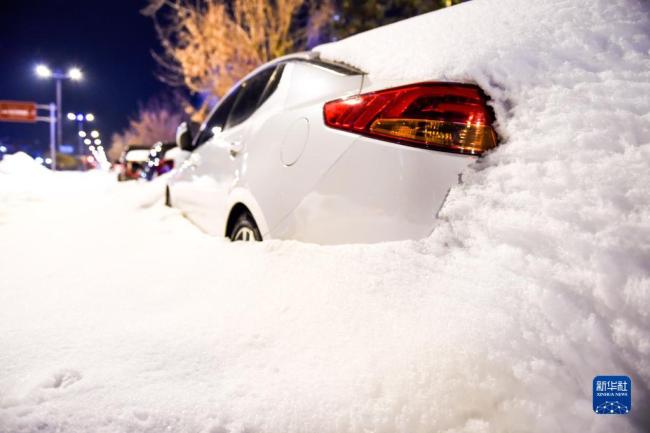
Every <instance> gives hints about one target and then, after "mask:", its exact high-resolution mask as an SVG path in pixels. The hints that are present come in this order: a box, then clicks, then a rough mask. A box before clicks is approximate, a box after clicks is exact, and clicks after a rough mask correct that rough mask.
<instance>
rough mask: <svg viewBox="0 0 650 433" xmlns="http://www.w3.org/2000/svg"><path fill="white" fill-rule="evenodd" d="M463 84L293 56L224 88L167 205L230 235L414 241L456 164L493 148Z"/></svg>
mask: <svg viewBox="0 0 650 433" xmlns="http://www.w3.org/2000/svg"><path fill="white" fill-rule="evenodd" d="M493 120H494V115H493V111H492V110H491V108H490V107H489V106H488V105H487V97H486V96H485V95H484V94H483V92H482V91H481V89H479V88H478V87H477V86H476V85H473V84H462V83H442V82H433V81H432V82H425V83H395V82H390V83H389V82H384V81H377V80H374V79H373V77H372V76H369V75H367V74H364V73H363V72H362V71H359V70H356V69H353V68H350V67H347V66H345V65H340V64H334V63H329V62H325V61H323V60H321V59H319V57H318V54H317V53H313V52H310V53H300V54H296V55H291V56H287V57H283V58H280V59H277V60H275V61H273V62H270V63H267V64H265V65H263V66H261V67H259V68H258V69H256V70H255V71H253V72H252V73H251V74H249V75H248V76H247V77H246V78H244V79H243V80H242V81H241V82H240V83H238V84H237V85H235V86H234V87H233V89H231V90H230V91H229V92H228V94H227V95H226V96H225V97H224V98H223V99H222V100H221V102H220V104H218V105H217V106H216V107H215V109H214V110H213V111H212V112H211V113H210V115H209V117H208V118H207V121H206V122H205V123H204V124H203V125H202V126H201V128H200V130H199V132H198V134H197V136H196V137H195V138H194V139H193V138H192V137H191V136H190V135H191V134H190V132H189V128H188V127H187V125H186V124H182V125H181V126H180V127H179V130H178V134H177V141H178V144H179V146H180V147H181V148H182V149H185V150H190V151H191V154H190V155H189V157H188V158H187V159H186V160H185V161H184V163H183V164H182V165H181V167H180V168H179V169H178V170H177V171H176V172H175V173H174V175H173V176H172V178H171V179H170V181H169V184H168V186H167V191H166V202H167V204H168V205H172V206H174V207H177V208H179V209H181V210H182V212H183V213H184V214H185V215H186V216H187V217H188V218H189V219H190V220H191V221H193V222H194V223H195V224H197V225H198V226H199V227H200V228H201V229H203V230H204V231H206V232H208V233H211V234H215V235H219V236H227V237H229V238H231V239H232V240H262V239H296V240H300V241H306V242H315V243H321V244H336V243H351V242H379V241H390V240H398V239H409V238H410V239H416V238H422V237H425V236H427V235H429V234H430V233H431V231H432V230H433V228H434V225H435V223H436V215H437V213H438V211H439V209H440V207H441V206H442V204H443V202H444V200H445V197H446V195H447V193H448V191H449V188H450V187H451V186H453V185H454V184H456V183H458V182H459V181H460V173H461V172H462V171H463V169H464V168H465V167H466V166H467V165H469V164H471V163H472V162H473V161H475V160H476V158H477V157H478V156H480V155H481V153H483V152H484V151H486V150H489V149H491V148H493V147H494V146H496V143H497V137H496V134H495V132H494V129H493V128H492V126H491V124H492V122H493Z"/></svg>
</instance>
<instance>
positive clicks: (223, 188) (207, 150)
mask: <svg viewBox="0 0 650 433" xmlns="http://www.w3.org/2000/svg"><path fill="white" fill-rule="evenodd" d="M240 90H241V87H240V86H236V87H234V88H233V89H232V90H231V91H230V92H229V93H228V94H227V95H226V96H225V97H224V98H223V99H222V100H221V102H220V103H219V105H217V106H216V107H215V109H214V110H213V111H212V113H211V114H210V115H209V116H208V119H207V120H206V121H205V122H204V123H203V125H201V129H200V130H199V133H198V135H197V137H196V138H195V139H194V150H193V151H192V153H191V154H190V155H189V157H188V158H187V159H186V160H185V161H184V162H183V164H182V165H181V166H180V167H179V169H178V171H177V172H176V173H175V175H174V177H173V180H172V183H171V188H170V195H171V202H172V204H173V206H174V207H177V208H179V209H180V210H181V211H182V212H183V213H184V214H185V216H186V217H187V218H189V219H190V220H191V221H192V222H194V223H195V224H196V225H198V226H199V227H200V228H201V229H202V230H204V231H206V232H208V233H210V234H222V233H220V230H219V224H218V220H219V219H220V214H221V213H223V210H221V212H220V208H223V206H224V203H225V197H226V196H227V191H228V186H227V183H228V179H229V178H230V177H232V161H231V160H230V158H224V156H225V153H224V152H223V151H222V150H221V149H220V148H219V146H221V145H223V140H220V139H219V135H220V134H221V133H222V132H223V129H224V128H225V125H226V121H227V120H228V114H229V113H230V110H231V109H232V107H233V105H234V103H235V101H236V100H237V97H238V95H239V91H240Z"/></svg>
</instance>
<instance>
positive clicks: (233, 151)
mask: <svg viewBox="0 0 650 433" xmlns="http://www.w3.org/2000/svg"><path fill="white" fill-rule="evenodd" d="M243 149H244V145H243V143H242V142H241V141H231V142H230V149H229V150H230V156H232V157H233V158H234V157H235V156H237V155H238V154H239V153H240V152H241V151H242V150H243Z"/></svg>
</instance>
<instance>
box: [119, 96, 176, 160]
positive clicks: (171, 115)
mask: <svg viewBox="0 0 650 433" xmlns="http://www.w3.org/2000/svg"><path fill="white" fill-rule="evenodd" d="M181 105H182V103H180V102H178V101H177V100H175V99H172V98H171V97H168V96H158V97H154V98H152V99H150V100H149V102H148V103H147V104H145V105H140V107H139V109H138V113H137V115H136V116H135V117H133V118H131V119H130V120H129V126H128V127H127V128H126V129H124V130H123V131H122V132H116V133H114V134H113V136H112V137H111V148H110V149H109V151H108V158H109V159H110V160H111V161H117V160H118V159H119V157H120V155H121V154H122V151H123V150H124V148H125V147H126V146H127V145H129V144H154V143H155V142H157V141H174V140H175V137H176V128H177V127H178V124H179V123H180V122H181V121H182V119H183V117H184V113H182V112H181V111H179V110H178V108H176V107H179V106H181Z"/></svg>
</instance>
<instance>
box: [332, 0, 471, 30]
mask: <svg viewBox="0 0 650 433" xmlns="http://www.w3.org/2000/svg"><path fill="white" fill-rule="evenodd" d="M462 1H463V0H384V1H376V0H338V4H337V13H336V15H335V16H334V20H333V24H332V27H333V29H332V33H333V35H334V36H335V38H336V39H342V38H345V37H347V36H350V35H353V34H356V33H360V32H363V31H366V30H370V29H374V28H376V27H379V26H383V25H385V24H390V23H392V22H395V21H399V20H402V19H405V18H410V17H412V16H415V15H419V14H423V13H425V12H431V11H433V10H436V9H440V8H443V7H447V6H452V5H454V4H457V3H460V2H462Z"/></svg>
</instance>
